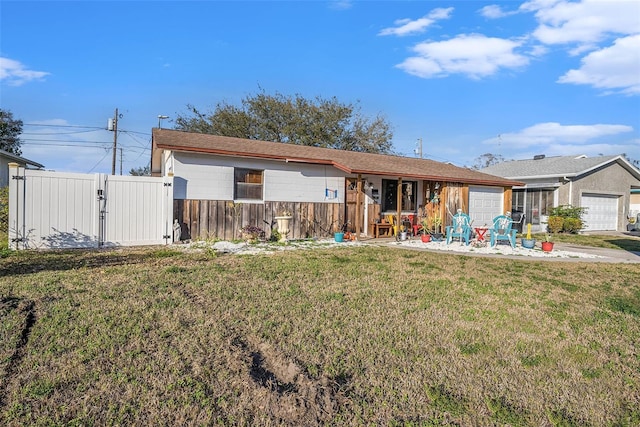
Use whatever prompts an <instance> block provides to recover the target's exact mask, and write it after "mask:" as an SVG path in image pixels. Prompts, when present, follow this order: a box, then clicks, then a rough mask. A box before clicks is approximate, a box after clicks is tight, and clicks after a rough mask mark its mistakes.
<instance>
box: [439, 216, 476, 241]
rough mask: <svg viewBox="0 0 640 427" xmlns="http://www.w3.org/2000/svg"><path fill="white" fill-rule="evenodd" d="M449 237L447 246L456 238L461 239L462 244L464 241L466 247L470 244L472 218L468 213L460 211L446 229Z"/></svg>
mask: <svg viewBox="0 0 640 427" xmlns="http://www.w3.org/2000/svg"><path fill="white" fill-rule="evenodd" d="M445 233H446V235H447V245H448V244H450V243H451V241H452V240H453V238H454V237H457V238H459V239H460V243H462V241H463V240H464V243H465V245H468V244H469V239H470V238H471V218H470V217H469V215H467V214H466V213H462V211H461V210H458V213H456V214H455V215H454V216H453V217H452V220H451V225H449V226H447V227H446V228H445Z"/></svg>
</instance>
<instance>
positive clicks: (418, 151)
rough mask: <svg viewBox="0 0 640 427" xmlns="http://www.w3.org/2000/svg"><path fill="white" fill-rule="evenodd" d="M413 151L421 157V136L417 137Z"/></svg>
mask: <svg viewBox="0 0 640 427" xmlns="http://www.w3.org/2000/svg"><path fill="white" fill-rule="evenodd" d="M414 152H415V153H416V154H418V155H419V156H420V158H422V138H418V148H416V149H415V151H414Z"/></svg>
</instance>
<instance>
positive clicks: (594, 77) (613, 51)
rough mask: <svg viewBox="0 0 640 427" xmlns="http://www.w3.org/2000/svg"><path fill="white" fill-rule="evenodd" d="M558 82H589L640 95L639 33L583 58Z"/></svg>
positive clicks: (601, 86) (595, 85) (600, 87)
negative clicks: (577, 66) (575, 68)
mask: <svg viewBox="0 0 640 427" xmlns="http://www.w3.org/2000/svg"><path fill="white" fill-rule="evenodd" d="M558 82H559V83H572V84H588V85H593V86H594V87H596V88H599V89H611V90H614V91H617V92H621V93H624V94H628V95H640V34H638V35H635V36H630V37H625V38H621V39H618V40H616V41H615V42H614V43H613V45H612V46H611V47H607V48H604V49H601V50H598V51H595V52H591V53H590V54H589V55H587V56H585V57H584V58H583V59H582V64H581V66H580V68H579V69H577V70H570V71H568V72H567V73H566V74H565V75H563V76H562V77H560V79H558Z"/></svg>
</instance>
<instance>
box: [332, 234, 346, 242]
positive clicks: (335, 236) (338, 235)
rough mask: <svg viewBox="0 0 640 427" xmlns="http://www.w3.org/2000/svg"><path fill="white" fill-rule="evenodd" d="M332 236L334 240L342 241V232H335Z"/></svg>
mask: <svg viewBox="0 0 640 427" xmlns="http://www.w3.org/2000/svg"><path fill="white" fill-rule="evenodd" d="M333 238H334V239H336V242H342V241H344V233H335V234H334V235H333Z"/></svg>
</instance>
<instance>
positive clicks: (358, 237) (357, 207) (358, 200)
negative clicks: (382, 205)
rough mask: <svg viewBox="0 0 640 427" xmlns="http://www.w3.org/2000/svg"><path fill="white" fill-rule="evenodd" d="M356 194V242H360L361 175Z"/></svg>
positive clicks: (360, 175) (359, 175)
mask: <svg viewBox="0 0 640 427" xmlns="http://www.w3.org/2000/svg"><path fill="white" fill-rule="evenodd" d="M356 185H357V192H356V218H355V220H356V240H360V231H361V226H360V218H362V209H361V204H362V174H358V180H357V184H356Z"/></svg>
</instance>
